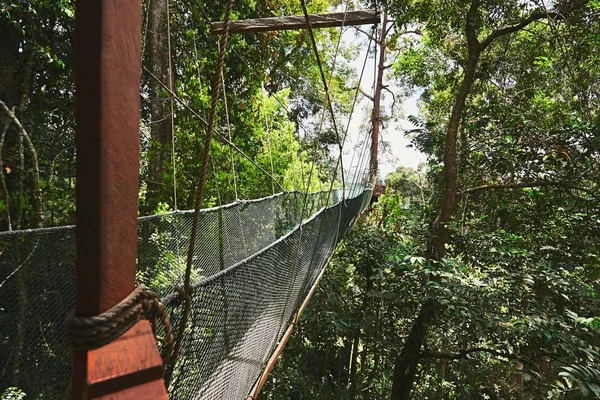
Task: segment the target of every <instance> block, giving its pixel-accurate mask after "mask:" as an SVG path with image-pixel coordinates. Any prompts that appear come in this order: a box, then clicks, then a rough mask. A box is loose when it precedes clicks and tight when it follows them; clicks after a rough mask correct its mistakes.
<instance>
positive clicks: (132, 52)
mask: <svg viewBox="0 0 600 400" xmlns="http://www.w3.org/2000/svg"><path fill="white" fill-rule="evenodd" d="M141 18H142V2H141V1H140V0H79V1H78V2H77V7H76V20H75V54H76V64H75V67H76V69H75V71H76V73H75V83H76V108H75V116H76V146H77V187H76V205H77V213H76V222H77V227H76V248H77V251H76V253H77V255H76V267H75V272H76V274H75V275H76V285H77V297H76V305H75V312H76V314H77V315H78V316H93V315H97V314H100V313H102V312H104V311H106V310H108V309H110V308H111V307H113V306H114V305H116V304H117V303H119V302H120V301H121V300H123V299H124V298H125V297H126V296H127V295H128V294H129V293H130V292H131V291H133V289H134V287H135V271H136V257H137V201H138V185H139V106H140V104H139V99H140V95H139V88H140V76H141ZM148 333H149V334H148ZM127 335H129V336H127ZM132 335H133V336H132ZM124 337H125V339H127V340H129V341H130V342H131V340H135V341H138V342H139V343H137V344H136V346H137V348H138V349H140V350H139V351H138V353H136V354H142V355H143V357H146V359H142V360H140V359H132V357H129V358H126V357H125V355H123V356H122V357H121V356H120V355H122V354H123V353H125V354H127V352H123V351H120V352H119V351H117V349H118V348H119V346H123V343H124V342H123V340H125V339H122V340H121V339H119V340H117V341H116V342H114V343H111V344H109V345H107V346H104V347H101V348H99V349H96V350H91V351H77V352H75V354H74V358H73V365H74V369H73V371H74V373H73V399H78V400H80V399H88V398H93V397H99V396H101V395H109V396H112V397H110V398H111V399H123V398H125V397H124V396H121V395H119V393H118V391H119V390H126V389H127V390H129V389H130V388H132V387H135V386H138V385H144V386H145V387H148V386H151V387H152V388H153V389H154V390H155V391H154V393H162V395H161V396H162V397H160V396H159V397H153V398H165V399H166V391H165V389H164V384H163V383H162V381H161V380H160V379H159V380H158V381H157V380H156V365H155V364H156V362H155V360H156V359H158V360H159V361H160V356H159V355H158V349H157V347H156V342H155V340H154V337H153V335H152V332H151V328H150V325H149V324H148V323H147V321H142V322H140V323H138V324H137V325H136V326H134V327H133V328H132V329H131V330H130V331H129V332H128V333H126V334H125V335H124ZM132 337H134V339H132ZM98 359H101V360H105V362H91V361H92V360H98ZM149 360H153V361H151V362H149ZM147 362H148V364H152V365H151V366H148V365H144V364H145V363H147ZM149 367H150V368H149ZM111 369H112V371H111ZM123 371H125V372H123ZM132 376H133V377H134V378H135V379H132ZM97 382H103V383H102V385H101V387H105V388H112V389H111V390H113V391H117V392H114V393H113V392H112V391H110V393H108V394H107V393H105V392H106V390H100V391H99V392H98V393H96V394H95V395H94V394H93V393H90V391H91V392H93V390H92V389H93V388H94V387H97ZM152 382H154V383H152ZM94 385H96V386H94ZM159 385H160V386H159ZM161 387H162V388H161ZM100 392H101V393H100ZM130 393H131V391H130ZM142 398H143V396H142Z"/></svg>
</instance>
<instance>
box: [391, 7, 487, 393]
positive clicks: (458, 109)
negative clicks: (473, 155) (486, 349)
mask: <svg viewBox="0 0 600 400" xmlns="http://www.w3.org/2000/svg"><path fill="white" fill-rule="evenodd" d="M478 8H479V0H473V1H472V2H471V6H470V8H469V11H468V13H467V24H466V35H467V43H468V46H467V48H468V58H467V64H466V66H465V74H464V78H463V81H462V83H461V85H460V88H459V90H458V93H457V94H456V98H455V101H454V105H453V107H452V114H451V116H450V121H449V123H448V128H447V129H446V142H445V146H444V189H443V194H442V203H441V209H440V214H439V216H438V218H437V219H436V221H434V223H433V224H432V227H433V233H434V239H433V240H431V241H430V243H429V245H428V247H429V249H428V253H429V254H428V256H429V257H431V258H432V259H434V260H441V259H442V258H443V257H444V256H445V254H446V242H447V240H448V228H447V224H448V222H450V220H451V219H452V215H453V213H454V210H455V208H456V193H457V191H458V166H457V156H456V155H457V151H456V143H457V137H458V129H459V127H460V121H461V119H462V114H463V109H464V106H465V102H466V100H467V96H468V95H469V92H470V91H471V87H472V86H473V82H474V81H475V72H476V70H477V62H478V61H479V54H480V45H479V42H478V40H477V29H476V26H475V25H476V21H477V9H478ZM436 308H437V304H436V303H435V302H434V301H433V300H428V301H426V302H425V303H423V305H422V306H421V310H420V311H419V315H418V317H417V319H416V320H415V322H414V324H413V327H412V329H411V332H410V334H409V336H408V338H407V340H406V343H405V344H404V348H403V349H402V352H401V353H400V355H399V356H398V359H397V360H396V365H395V366H394V378H393V383H392V399H393V400H401V399H402V400H406V399H410V396H411V391H412V386H413V383H414V381H415V378H416V374H417V371H418V364H419V361H420V358H421V357H420V353H421V347H422V346H423V343H424V341H425V338H426V336H427V329H428V326H429V325H430V324H431V323H432V322H433V321H434V319H435V309H436Z"/></svg>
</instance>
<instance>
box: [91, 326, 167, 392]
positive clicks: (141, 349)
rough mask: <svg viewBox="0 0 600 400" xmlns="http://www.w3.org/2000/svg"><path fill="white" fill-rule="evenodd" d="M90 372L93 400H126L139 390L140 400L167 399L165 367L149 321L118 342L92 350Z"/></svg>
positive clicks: (130, 331) (127, 333) (124, 335)
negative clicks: (151, 395)
mask: <svg viewBox="0 0 600 400" xmlns="http://www.w3.org/2000/svg"><path fill="white" fill-rule="evenodd" d="M87 369H88V376H87V392H88V396H89V397H90V399H119V400H122V399H127V398H132V397H128V396H130V393H134V392H136V391H138V390H139V392H137V393H138V398H140V399H141V398H143V399H150V398H152V399H167V395H166V390H165V385H164V382H163V381H162V376H163V363H162V359H161V357H160V355H159V354H158V351H157V349H156V340H155V339H154V334H153V333H152V328H151V326H150V323H149V322H148V321H139V322H138V323H137V324H136V325H134V326H133V328H131V329H130V330H129V331H127V332H125V333H124V334H123V336H121V337H120V338H119V339H117V340H115V341H114V342H112V343H110V344H108V345H106V346H103V347H100V348H98V349H95V350H90V351H89V352H88V358H87ZM146 393H154V395H153V396H155V397H148V396H147V395H146ZM142 394H143V395H142ZM157 394H158V395H160V396H162V397H160V396H159V397H156V396H157ZM107 396H108V397H107Z"/></svg>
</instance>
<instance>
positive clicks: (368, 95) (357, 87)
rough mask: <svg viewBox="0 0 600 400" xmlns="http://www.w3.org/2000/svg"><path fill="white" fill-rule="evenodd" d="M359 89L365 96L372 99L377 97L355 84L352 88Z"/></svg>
mask: <svg viewBox="0 0 600 400" xmlns="http://www.w3.org/2000/svg"><path fill="white" fill-rule="evenodd" d="M355 89H358V91H359V92H360V93H361V94H362V95H363V96H365V97H366V98H367V99H369V100H371V101H375V98H374V97H373V96H371V95H370V94H368V93H367V92H365V91H364V89H363V88H361V87H360V86H355V87H353V88H352V90H355Z"/></svg>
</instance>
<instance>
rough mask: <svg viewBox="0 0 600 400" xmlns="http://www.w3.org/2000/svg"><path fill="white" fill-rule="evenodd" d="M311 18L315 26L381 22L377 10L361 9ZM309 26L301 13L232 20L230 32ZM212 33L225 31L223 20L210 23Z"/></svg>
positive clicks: (216, 33) (245, 32)
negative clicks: (297, 14)
mask: <svg viewBox="0 0 600 400" xmlns="http://www.w3.org/2000/svg"><path fill="white" fill-rule="evenodd" d="M309 19H310V24H311V26H312V27H313V28H333V27H337V26H350V25H372V24H377V23H379V20H380V16H379V11H377V10H360V11H348V12H346V13H343V12H335V13H329V14H311V15H309ZM307 28H308V24H307V23H306V18H305V17H304V16H303V15H299V16H284V17H271V18H255V19H241V20H237V21H231V22H230V25H229V33H230V34H232V33H240V34H248V33H255V32H267V31H284V30H291V29H307ZM210 33H212V34H213V35H221V34H222V33H223V21H220V22H212V23H211V24H210Z"/></svg>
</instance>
